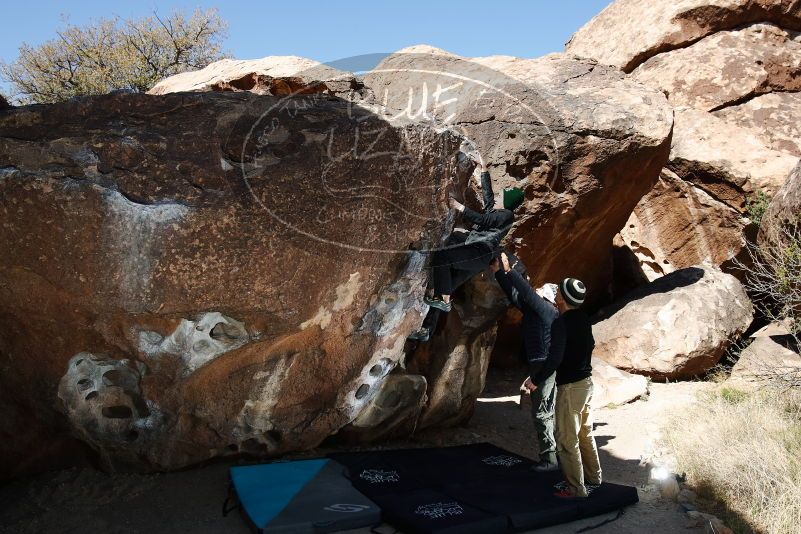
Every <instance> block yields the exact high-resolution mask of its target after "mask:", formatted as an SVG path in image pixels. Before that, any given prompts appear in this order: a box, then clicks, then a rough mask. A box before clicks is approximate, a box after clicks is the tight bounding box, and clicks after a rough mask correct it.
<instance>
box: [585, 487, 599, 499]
mask: <svg viewBox="0 0 801 534" xmlns="http://www.w3.org/2000/svg"><path fill="white" fill-rule="evenodd" d="M584 487H585V488H587V496H590V495H592V492H593V491H595V490H597V489H598V488H600V487H601V485H600V484H584Z"/></svg>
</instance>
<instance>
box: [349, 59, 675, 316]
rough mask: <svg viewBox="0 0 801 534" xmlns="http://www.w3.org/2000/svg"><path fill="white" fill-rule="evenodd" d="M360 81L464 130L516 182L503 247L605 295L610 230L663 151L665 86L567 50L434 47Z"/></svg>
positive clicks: (537, 269) (500, 183) (536, 278)
mask: <svg viewBox="0 0 801 534" xmlns="http://www.w3.org/2000/svg"><path fill="white" fill-rule="evenodd" d="M365 85H366V86H367V87H369V88H370V89H371V90H372V92H373V93H374V95H375V98H377V99H379V100H380V101H381V102H383V103H386V105H387V107H388V108H394V109H398V110H399V112H403V113H410V112H411V113H417V114H423V113H425V114H426V115H428V116H429V117H431V118H432V120H435V121H441V122H442V123H444V124H447V125H449V126H451V127H453V128H455V129H458V130H460V131H463V132H464V134H465V136H466V137H467V138H468V139H469V140H470V141H471V142H472V143H473V144H474V145H475V147H476V148H477V149H478V151H479V152H480V153H481V154H482V155H483V156H484V157H485V159H486V160H487V162H488V164H489V166H490V172H491V174H492V178H493V183H494V186H495V188H496V190H500V189H501V188H503V187H507V186H519V187H521V188H523V189H524V191H525V195H526V202H525V204H524V206H523V207H521V208H520V209H519V210H518V214H517V221H516V223H515V226H514V228H513V229H512V231H511V232H510V233H509V236H508V237H507V246H509V247H511V248H514V249H515V253H516V254H518V256H519V257H520V258H521V259H522V260H523V261H524V262H525V264H526V265H528V266H529V271H530V275H531V278H532V281H533V282H534V283H536V284H539V283H541V282H544V281H546V280H555V279H560V278H562V277H564V276H567V275H570V276H576V277H579V278H582V279H583V280H586V281H587V283H588V287H589V288H590V292H591V297H592V298H591V300H598V299H599V297H601V298H603V297H605V290H606V287H607V284H608V282H609V275H610V273H609V265H610V253H609V250H610V244H611V241H612V237H613V236H614V234H615V233H616V232H617V231H618V230H619V229H620V228H621V227H622V226H623V224H624V223H625V220H626V219H627V218H628V216H629V214H630V213H631V210H632V208H633V207H634V205H636V203H637V202H638V201H639V199H640V198H641V197H642V196H643V195H644V194H645V193H646V192H647V191H648V190H649V189H650V188H651V186H652V185H653V183H654V181H655V180H656V178H657V176H658V169H659V168H660V167H661V166H662V165H663V164H664V163H665V159H666V156H667V149H668V144H669V142H670V133H671V127H672V114H671V110H670V108H669V106H667V102H666V100H665V98H664V96H663V95H662V94H660V93H659V92H657V91H653V90H649V89H646V88H644V87H642V86H641V85H638V84H634V83H631V82H630V81H628V80H626V78H625V76H624V75H623V74H621V73H620V72H619V71H617V70H616V69H613V68H611V67H606V66H602V65H598V64H596V63H595V62H593V61H587V60H577V59H575V58H571V57H569V56H566V55H560V54H554V55H550V56H546V57H543V58H539V59H533V60H529V59H519V58H513V57H508V56H493V57H486V58H473V59H470V58H462V57H459V56H455V55H453V54H449V53H447V52H444V51H441V50H436V49H431V48H430V47H412V48H409V49H404V50H401V51H399V52H398V53H396V54H393V55H391V56H389V57H388V58H387V59H385V60H384V61H383V62H382V63H381V64H379V65H378V66H377V67H376V69H375V70H374V71H373V72H370V73H367V74H366V75H365ZM469 193H470V192H467V193H466V196H467V197H468V200H469V197H470V196H471V195H470V194H469ZM577 251H580V253H579V252H577ZM566 265H570V266H571V268H570V269H569V271H570V272H567V270H566V268H565V266H566Z"/></svg>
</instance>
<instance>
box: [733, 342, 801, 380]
mask: <svg viewBox="0 0 801 534" xmlns="http://www.w3.org/2000/svg"><path fill="white" fill-rule="evenodd" d="M790 376H797V377H798V378H799V379H801V356H799V355H798V347H797V346H796V345H795V340H794V338H793V337H792V336H790V335H782V336H759V337H755V338H754V339H753V341H752V342H751V344H750V345H748V346H747V347H746V348H745V349H743V351H742V352H741V353H740V357H739V359H738V360H737V362H736V363H735V364H734V367H732V370H731V376H730V377H729V380H730V381H731V382H738V383H745V384H748V383H751V384H764V383H765V382H770V381H776V380H777V379H778V380H779V381H781V380H786V379H787V378H788V377H790Z"/></svg>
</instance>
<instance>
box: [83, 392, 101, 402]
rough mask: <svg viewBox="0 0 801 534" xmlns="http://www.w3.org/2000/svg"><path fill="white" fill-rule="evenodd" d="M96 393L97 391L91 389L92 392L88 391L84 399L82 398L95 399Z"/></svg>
mask: <svg viewBox="0 0 801 534" xmlns="http://www.w3.org/2000/svg"><path fill="white" fill-rule="evenodd" d="M97 395H98V393H97V391H92V392H90V393H89V394H88V395H87V396H86V397H84V399H83V400H92V399H96V398H97Z"/></svg>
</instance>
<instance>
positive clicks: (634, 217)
mask: <svg viewBox="0 0 801 534" xmlns="http://www.w3.org/2000/svg"><path fill="white" fill-rule="evenodd" d="M747 224H748V219H746V218H744V217H743V216H742V215H740V213H739V212H738V211H737V210H735V209H733V208H731V207H730V206H728V205H727V204H724V203H723V202H720V201H718V200H715V199H714V198H713V197H712V196H710V195H709V194H708V193H706V192H705V191H704V190H703V189H700V188H697V187H693V186H692V185H691V184H689V183H687V182H685V181H684V180H682V179H681V178H679V177H678V176H677V175H676V174H675V173H674V172H673V171H671V170H668V169H664V170H663V171H662V174H661V175H660V177H659V181H658V182H657V184H656V186H654V188H653V189H652V190H651V191H650V192H649V193H648V194H647V195H646V196H645V197H643V199H642V200H641V201H640V202H639V203H638V204H637V207H636V208H635V209H634V212H633V213H632V214H631V217H629V220H628V221H627V222H626V226H625V227H624V228H623V230H621V232H620V235H621V238H622V243H623V245H624V246H626V247H627V248H628V249H629V250H631V252H632V253H633V254H634V256H635V258H636V262H637V263H638V264H639V269H640V270H641V272H642V273H643V274H644V276H645V279H646V280H647V281H653V280H655V279H657V278H659V277H661V276H664V275H665V274H667V273H671V272H673V271H675V270H676V269H683V268H685V267H689V266H692V265H696V264H698V263H703V262H709V263H712V264H715V265H721V264H724V263H726V262H727V261H728V260H730V259H731V258H733V257H735V256H736V255H737V254H738V253H739V252H740V251H741V250H742V248H743V246H744V241H745V239H744V236H743V228H744V227H745V226H746V225H747Z"/></svg>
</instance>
